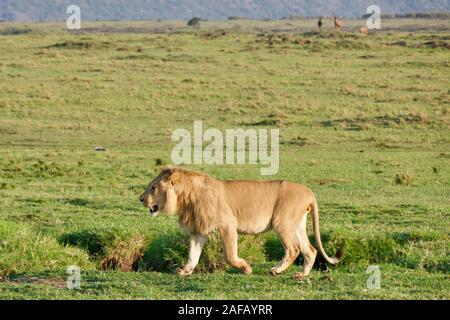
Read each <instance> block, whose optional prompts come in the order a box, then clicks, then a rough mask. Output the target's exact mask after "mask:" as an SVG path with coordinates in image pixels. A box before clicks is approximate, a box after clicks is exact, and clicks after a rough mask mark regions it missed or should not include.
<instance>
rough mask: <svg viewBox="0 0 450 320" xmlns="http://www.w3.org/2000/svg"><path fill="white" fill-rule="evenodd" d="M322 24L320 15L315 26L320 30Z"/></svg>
mask: <svg viewBox="0 0 450 320" xmlns="http://www.w3.org/2000/svg"><path fill="white" fill-rule="evenodd" d="M322 25H323V23H322V17H319V21H317V26H318V27H319V32H320V30H321V29H322Z"/></svg>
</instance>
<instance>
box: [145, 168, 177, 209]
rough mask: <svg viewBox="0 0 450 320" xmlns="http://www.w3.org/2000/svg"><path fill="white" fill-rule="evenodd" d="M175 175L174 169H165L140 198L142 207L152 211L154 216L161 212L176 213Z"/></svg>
mask: <svg viewBox="0 0 450 320" xmlns="http://www.w3.org/2000/svg"><path fill="white" fill-rule="evenodd" d="M173 173H174V169H173V168H163V169H162V170H161V172H160V173H159V175H158V176H157V177H156V178H155V179H154V180H153V181H152V182H150V183H149V185H148V187H147V189H146V190H145V191H144V193H143V194H142V195H141V196H140V197H139V200H140V201H141V203H142V205H143V206H144V207H146V208H149V209H150V213H151V214H152V216H156V215H157V214H158V213H159V212H160V211H164V212H166V213H168V214H175V212H176V209H177V208H176V205H177V196H176V193H175V188H174V184H175V181H174V179H173Z"/></svg>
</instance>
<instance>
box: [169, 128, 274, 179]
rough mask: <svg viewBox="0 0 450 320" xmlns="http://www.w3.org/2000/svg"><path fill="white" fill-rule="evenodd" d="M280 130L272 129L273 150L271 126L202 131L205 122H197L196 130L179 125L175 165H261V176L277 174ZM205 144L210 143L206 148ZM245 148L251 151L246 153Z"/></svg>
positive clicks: (174, 156) (173, 157) (175, 140)
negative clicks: (192, 130)
mask: <svg viewBox="0 0 450 320" xmlns="http://www.w3.org/2000/svg"><path fill="white" fill-rule="evenodd" d="M279 133H280V132H279V129H270V152H269V130H268V129H259V130H258V131H257V130H255V129H246V130H244V129H240V128H237V129H226V130H225V138H224V133H223V132H222V131H220V130H219V129H214V128H210V129H207V130H206V131H205V132H203V123H202V121H194V132H193V134H191V132H190V131H189V130H187V129H184V128H180V129H176V130H174V131H173V132H172V136H171V140H172V142H178V143H177V144H176V145H175V146H174V147H173V149H172V152H171V159H172V162H173V163H174V164H177V165H178V164H192V163H193V164H219V165H221V164H235V163H237V164H246V163H248V164H260V165H261V166H263V167H261V168H260V172H261V175H264V176H265V175H275V174H277V173H278V169H279V163H280V155H279ZM203 143H206V144H207V145H206V146H205V148H203ZM246 150H247V151H248V152H246ZM192 151H193V152H192Z"/></svg>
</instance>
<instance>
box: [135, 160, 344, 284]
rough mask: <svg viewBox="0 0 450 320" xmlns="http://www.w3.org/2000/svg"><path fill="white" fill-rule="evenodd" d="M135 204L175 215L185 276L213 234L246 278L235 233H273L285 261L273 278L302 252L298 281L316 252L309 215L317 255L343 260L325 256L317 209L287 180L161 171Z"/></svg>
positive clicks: (248, 271)
mask: <svg viewBox="0 0 450 320" xmlns="http://www.w3.org/2000/svg"><path fill="white" fill-rule="evenodd" d="M139 200H140V202H141V203H142V205H143V206H144V207H147V208H149V209H150V213H151V214H152V215H153V216H156V215H157V214H158V213H159V212H160V211H163V212H165V213H167V214H177V215H178V218H179V223H180V226H181V227H182V228H183V229H184V230H185V231H187V233H188V234H189V235H190V245H189V257H188V261H187V263H186V264H185V265H184V266H183V267H182V268H179V269H177V273H178V274H179V275H190V274H192V272H193V271H194V269H195V267H196V266H197V264H198V261H199V258H200V255H201V252H202V248H203V246H204V244H205V242H206V240H207V236H208V235H209V234H211V233H212V232H213V231H215V230H218V231H219V233H220V236H221V237H222V242H223V248H224V256H225V259H226V261H227V262H228V263H229V264H230V265H231V266H233V267H235V268H237V269H239V270H240V271H241V272H243V273H244V274H251V272H252V268H251V266H250V264H249V263H248V262H247V261H245V260H244V259H242V258H240V257H239V256H238V241H237V240H238V234H259V233H262V232H266V231H268V230H271V229H274V230H275V232H276V234H277V235H278V237H279V239H280V241H281V243H282V245H283V247H284V257H283V258H282V260H281V261H280V262H279V263H278V264H277V265H276V266H274V267H273V268H271V269H270V273H271V274H272V275H277V274H280V273H282V272H284V271H285V270H286V269H287V268H288V267H289V266H290V265H291V264H292V263H293V262H294V260H295V259H296V258H297V256H298V255H299V254H300V253H302V255H303V258H304V264H303V270H302V271H300V272H297V273H296V274H295V277H296V278H303V277H305V276H307V275H308V274H309V272H310V271H311V269H312V267H313V265H314V261H315V259H316V255H317V250H316V249H315V248H314V247H313V246H312V245H311V243H310V242H309V239H308V234H307V231H306V218H307V215H308V213H311V215H312V221H313V231H314V236H315V241H316V244H317V247H318V249H319V252H320V254H321V255H322V256H323V258H324V259H325V260H326V261H327V262H328V263H330V264H333V265H335V264H337V263H338V262H339V261H340V258H341V256H342V250H341V249H340V250H338V252H337V254H336V256H335V257H329V256H328V255H327V254H326V253H325V250H324V249H323V246H322V242H321V239H320V231H319V210H318V206H317V200H316V197H315V196H314V194H313V192H312V191H311V190H309V189H308V188H306V187H305V186H303V185H300V184H298V183H294V182H290V181H286V180H272V181H254V180H218V179H214V178H212V177H211V176H209V175H207V174H204V173H199V172H195V171H190V170H187V169H183V168H178V167H164V168H162V169H161V171H160V173H159V175H158V176H157V177H156V178H155V179H154V180H153V181H151V182H150V184H149V185H148V187H147V189H146V190H145V191H144V193H143V194H142V195H141V196H140V199H139Z"/></svg>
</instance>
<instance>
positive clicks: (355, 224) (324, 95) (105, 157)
mask: <svg viewBox="0 0 450 320" xmlns="http://www.w3.org/2000/svg"><path fill="white" fill-rule="evenodd" d="M171 23H172V24H173V26H174V28H175V31H177V32H171V33H164V34H154V33H122V32H123V31H120V32H117V33H106V34H102V33H89V32H88V33H84V34H68V33H66V32H65V31H63V30H62V24H30V25H18V24H17V25H16V24H9V23H8V24H6V23H5V24H0V40H1V41H0V50H1V52H2V55H1V56H0V70H1V72H0V93H1V94H0V208H1V209H0V298H1V299H42V298H50V299H54V298H61V299H66V298H75V299H92V298H94V299H97V298H98V299H115V298H124V299H129V298H138V299H161V298H166V299H184V298H194V299H206V298H212V299H230V298H238V299H425V298H431V299H448V298H449V296H448V292H449V289H450V283H449V278H448V274H449V270H450V268H449V263H450V259H449V244H450V242H449V227H450V224H449V222H448V221H449V219H448V217H449V213H450V200H449V199H450V139H449V137H450V126H449V125H450V116H449V105H450V91H449V89H448V80H449V79H450V68H449V67H450V61H449V55H448V49H446V48H445V47H443V46H441V45H439V46H438V45H434V44H435V43H439V44H440V43H448V41H449V37H450V35H449V31H448V30H450V27H449V25H448V22H445V21H439V22H436V24H437V25H439V27H436V28H435V29H433V28H432V23H433V22H432V21H431V22H430V21H420V22H418V21H416V20H413V21H408V20H401V21H399V22H398V25H388V26H387V31H389V32H381V33H377V34H371V35H369V36H359V35H357V34H352V33H346V32H342V33H340V34H336V33H334V32H332V31H329V30H325V31H324V32H323V33H322V34H320V35H319V34H316V33H315V32H311V30H304V29H302V28H304V27H305V26H307V25H308V23H309V21H295V22H290V23H292V24H291V25H288V29H289V31H285V32H284V33H273V32H270V30H272V29H275V28H278V27H280V26H282V25H283V23H284V24H286V23H287V22H286V21H284V22H261V21H259V22H254V24H251V23H250V22H249V21H239V22H216V23H214V22H205V23H202V26H201V28H200V29H195V30H194V29H189V28H186V27H185V26H184V25H183V26H181V25H178V24H179V23H178V22H161V23H158V22H152V23H144V22H133V23H128V24H124V23H119V22H117V23H105V24H104V25H103V26H106V27H108V28H113V29H114V28H116V29H121V28H124V27H126V26H129V25H131V26H133V27H136V28H144V27H145V28H148V29H150V30H153V31H157V30H156V29H157V28H160V27H161V26H160V24H163V25H164V26H165V27H164V28H167V27H168V26H172V25H171ZM358 23H359V22H357V21H353V22H348V24H347V26H349V28H350V26H353V28H356V27H357V26H358ZM388 23H389V24H394V23H395V22H394V21H389V22H388ZM417 23H422V24H423V25H422V26H420V27H418V30H420V32H418V33H409V32H396V30H397V29H398V30H403V29H402V28H404V29H405V30H406V29H408V28H409V27H411V26H412V25H414V24H417ZM101 25H102V23H100V22H99V23H89V24H87V25H86V26H87V27H92V28H94V27H99V26H101ZM237 25H239V28H238V27H236V26H237ZM406 26H409V27H408V28H407V27H406ZM177 28H178V29H177ZM305 28H306V27H305ZM222 29H224V30H226V32H222V31H219V30H222ZM116 31H117V30H116ZM172 31H173V30H172ZM305 31H308V32H305ZM394 31H395V32H394ZM408 31H410V30H409V29H408ZM398 41H404V42H405V43H403V42H402V44H398ZM202 119H203V126H204V130H205V129H206V128H219V129H221V130H224V129H226V128H252V127H253V128H257V129H258V128H273V127H275V128H280V135H281V137H280V139H281V144H280V171H279V173H278V175H277V176H276V177H275V178H280V179H289V180H292V181H297V182H300V183H302V184H305V185H307V186H308V187H310V188H311V189H312V190H313V191H314V192H315V194H316V196H317V198H318V202H319V207H320V215H321V232H322V239H323V242H324V245H325V249H326V251H327V252H328V253H329V254H333V253H334V252H335V250H336V249H337V248H338V247H339V246H340V245H341V244H344V245H345V250H346V254H345V256H344V259H343V261H342V264H340V265H338V266H337V267H330V268H329V269H327V268H326V266H324V265H322V264H320V263H317V265H316V267H315V269H314V270H313V271H312V273H311V276H310V277H309V278H308V279H305V280H304V281H303V282H301V283H298V282H297V281H295V280H293V279H292V275H293V273H294V272H296V271H298V270H299V268H300V267H299V264H301V258H299V259H298V260H297V261H296V264H295V265H293V266H292V267H291V268H290V269H289V270H288V271H287V272H286V274H283V275H281V276H278V277H272V276H270V275H269V273H268V271H269V269H270V267H271V266H273V265H275V264H276V263H277V261H278V260H279V259H280V257H281V255H282V247H281V244H280V242H279V241H278V240H277V238H276V236H275V235H274V234H273V233H272V232H270V233H267V234H264V235H258V236H255V237H252V236H243V237H241V238H240V243H239V251H240V255H241V256H243V257H245V258H246V259H248V260H249V261H250V262H251V263H252V266H253V271H254V272H253V274H252V275H251V276H244V275H242V274H240V273H238V272H237V271H236V270H235V269H233V268H231V267H228V266H227V265H225V264H224V262H223V259H222V254H221V244H220V239H219V238H217V236H212V238H211V239H210V241H209V243H208V244H207V246H206V248H205V251H204V254H203V256H202V258H201V261H200V264H199V267H198V270H197V271H196V272H195V274H194V275H193V276H192V277H189V278H180V277H178V276H176V275H175V274H173V272H172V271H173V270H174V269H175V268H176V267H178V266H179V265H180V264H182V263H184V262H185V261H186V259H187V246H188V242H187V236H186V235H185V234H183V233H182V232H181V230H180V229H179V227H178V225H177V221H176V218H175V217H168V216H165V215H162V216H158V217H157V218H154V219H153V218H151V217H150V216H149V214H148V212H147V210H145V209H144V208H142V207H141V206H140V204H139V201H138V197H139V195H140V193H141V192H142V191H143V190H144V188H145V187H146V185H147V183H148V182H149V180H151V179H152V178H153V177H154V176H155V175H156V174H157V172H158V166H159V165H161V164H168V163H170V151H171V148H172V147H173V144H172V143H171V141H170V136H171V133H172V131H173V130H174V129H176V128H186V129H188V130H190V131H192V130H193V121H194V120H202ZM96 146H102V147H104V148H105V149H106V150H105V151H104V152H97V151H95V147H96ZM189 167H190V168H192V169H196V170H201V171H203V172H206V173H209V174H211V175H213V176H214V177H217V178H223V179H242V178H250V179H259V178H260V175H259V172H260V171H259V169H260V166H259V165H221V166H208V165H197V166H195V165H192V166H189ZM266 178H268V179H272V178H274V177H266ZM69 265H78V266H80V267H81V277H82V280H81V290H68V289H67V288H66V286H65V281H66V278H67V276H68V275H67V274H66V268H67V266H69ZM369 265H379V266H380V269H381V277H382V279H381V289H380V290H368V289H367V288H366V281H367V278H368V277H369V275H368V274H366V269H367V267H368V266H369Z"/></svg>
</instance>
